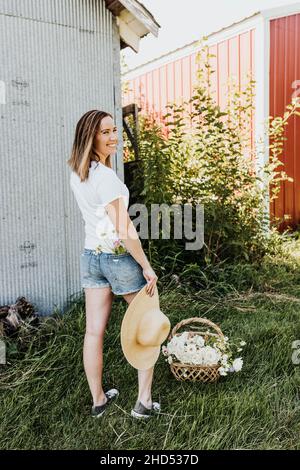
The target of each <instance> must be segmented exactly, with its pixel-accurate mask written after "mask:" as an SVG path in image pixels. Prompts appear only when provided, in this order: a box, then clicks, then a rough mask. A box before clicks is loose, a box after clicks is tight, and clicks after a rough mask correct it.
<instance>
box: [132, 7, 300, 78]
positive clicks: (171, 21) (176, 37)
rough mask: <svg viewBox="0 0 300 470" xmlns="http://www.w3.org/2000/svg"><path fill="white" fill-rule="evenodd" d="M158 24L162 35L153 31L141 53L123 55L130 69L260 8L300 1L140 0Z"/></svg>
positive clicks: (146, 38)
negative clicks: (156, 35) (153, 33)
mask: <svg viewBox="0 0 300 470" xmlns="http://www.w3.org/2000/svg"><path fill="white" fill-rule="evenodd" d="M140 1H141V3H143V4H144V5H145V7H146V8H147V9H148V10H149V11H150V12H151V13H152V15H153V16H154V18H155V19H156V21H157V22H158V24H159V25H160V26H161V28H160V29H159V33H158V37H157V38H156V37H155V36H153V35H152V34H151V33H149V34H148V35H147V36H145V37H144V38H143V39H141V41H140V50H139V52H138V53H136V52H134V51H133V50H132V49H131V48H129V47H127V48H126V49H124V50H123V56H124V60H125V64H126V65H127V69H128V70H130V69H132V68H134V67H137V66H138V65H141V64H144V63H145V62H148V61H149V60H152V59H155V58H156V57H160V56H161V55H163V54H166V53H167V52H169V51H173V50H174V49H177V48H178V47H182V46H184V45H185V44H189V43H191V42H193V41H196V40H199V39H200V38H201V37H202V36H205V35H207V34H209V33H212V32H214V31H218V30H219V29H221V28H223V27H225V26H228V25H230V24H231V23H234V22H236V21H239V20H240V19H243V18H245V17H246V16H250V15H252V14H253V13H256V12H257V11H260V10H265V9H268V8H273V7H278V6H280V5H291V4H293V3H299V0H298V1H294V0H206V1H203V0H140Z"/></svg>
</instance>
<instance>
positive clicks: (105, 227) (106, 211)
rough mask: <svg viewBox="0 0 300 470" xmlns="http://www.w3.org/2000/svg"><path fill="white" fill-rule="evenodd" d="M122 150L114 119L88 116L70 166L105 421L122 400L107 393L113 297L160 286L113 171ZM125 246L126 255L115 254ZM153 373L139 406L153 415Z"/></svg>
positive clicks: (88, 354) (97, 411)
mask: <svg viewBox="0 0 300 470" xmlns="http://www.w3.org/2000/svg"><path fill="white" fill-rule="evenodd" d="M117 144H118V138H117V128H116V126H115V123H114V121H113V118H112V116H111V114H109V113H106V112H104V111H97V110H93V111H89V112H87V113H86V114H84V115H83V116H82V117H81V119H80V120H79V122H78V124H77V126H76V131H75V138H74V144H73V148H72V155H71V158H70V159H69V161H68V164H69V165H70V167H71V168H72V170H73V171H72V173H71V176H70V185H71V188H72V191H73V193H74V195H75V198H76V201H77V203H78V206H79V209H80V211H81V213H82V217H83V219H84V221H85V235H86V237H85V246H84V250H83V252H82V253H81V256H80V277H81V286H82V288H84V290H85V303H86V334H85V339H84V348H83V360H84V368H85V372H86V376H87V380H88V383H89V387H90V390H91V394H92V397H93V406H92V413H91V414H92V416H93V417H99V416H102V414H103V413H104V411H105V409H106V407H107V405H108V404H109V403H110V401H111V400H112V399H113V398H115V397H116V396H117V395H118V391H117V390H116V389H115V388H113V389H110V390H107V391H106V392H104V390H103V388H102V368H103V341H104V333H105V329H106V325H107V322H108V320H109V316H110V313H111V307H112V301H113V296H114V295H122V296H123V297H124V299H125V300H126V302H127V303H128V304H130V303H131V301H132V300H133V298H134V297H135V296H136V295H137V293H138V292H139V291H140V290H141V289H142V288H143V287H144V286H145V285H146V292H147V293H148V294H149V295H151V296H153V294H154V292H155V288H156V282H157V276H156V274H155V272H154V271H153V269H152V267H151V265H150V263H149V261H148V259H147V257H146V255H145V253H144V250H143V248H142V245H141V242H140V239H139V236H138V234H137V232H136V229H135V227H134V225H133V223H132V221H131V219H130V217H129V214H128V211H127V209H128V205H129V190H128V188H127V186H126V185H125V184H124V183H123V182H122V181H121V180H120V179H119V177H118V176H117V174H116V173H115V171H114V170H113V169H112V166H111V155H113V154H114V153H115V151H116V148H117ZM121 241H122V242H123V243H124V245H125V249H126V250H127V251H126V252H125V253H119V252H118V253H116V251H115V249H116V246H118V250H119V248H120V242H121ZM99 246H100V250H99ZM153 369H154V367H151V368H149V369H147V370H139V371H138V379H139V394H138V399H137V403H141V406H145V408H147V409H148V411H149V410H151V409H152V398H151V385H152V377H153ZM148 414H149V413H148V412H147V413H146V414H145V416H146V415H147V416H148Z"/></svg>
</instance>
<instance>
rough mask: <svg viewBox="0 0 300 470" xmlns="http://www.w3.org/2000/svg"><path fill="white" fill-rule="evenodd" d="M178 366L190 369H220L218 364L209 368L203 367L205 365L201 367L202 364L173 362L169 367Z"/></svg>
mask: <svg viewBox="0 0 300 470" xmlns="http://www.w3.org/2000/svg"><path fill="white" fill-rule="evenodd" d="M174 365H175V366H178V367H185V368H187V367H190V368H193V369H219V367H221V366H220V365H219V364H212V365H211V366H205V365H202V364H185V363H184V362H175V361H173V362H172V363H171V364H170V366H171V367H172V366H174Z"/></svg>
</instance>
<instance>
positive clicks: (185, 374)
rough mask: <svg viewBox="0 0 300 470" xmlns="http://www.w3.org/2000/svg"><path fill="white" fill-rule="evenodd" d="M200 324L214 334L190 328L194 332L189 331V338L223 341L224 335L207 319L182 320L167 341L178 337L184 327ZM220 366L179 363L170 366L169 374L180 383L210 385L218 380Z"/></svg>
mask: <svg viewBox="0 0 300 470" xmlns="http://www.w3.org/2000/svg"><path fill="white" fill-rule="evenodd" d="M192 323H194V324H197V325H199V324H201V325H206V326H208V327H210V328H212V329H214V330H215V331H216V333H211V332H209V331H205V332H204V331H200V328H199V327H198V328H197V327H192V328H193V330H194V331H189V337H191V336H194V335H197V334H198V335H199V334H200V335H201V336H202V337H203V338H204V340H205V341H206V340H207V338H208V336H219V337H220V338H221V339H224V335H223V333H222V331H221V330H220V328H219V327H218V326H217V325H216V324H215V323H213V322H212V321H210V320H207V318H199V317H195V318H188V319H187V320H182V321H181V322H180V323H177V325H176V326H175V327H174V328H173V330H172V332H171V333H170V336H169V338H168V341H171V339H172V338H173V337H174V336H180V335H181V334H182V333H177V331H178V330H179V329H180V328H181V327H182V326H185V325H189V324H192ZM219 367H220V366H219V365H218V364H216V365H212V366H201V365H194V364H193V365H191V364H183V363H181V362H173V363H172V364H170V368H171V372H172V373H173V375H174V376H175V378H176V379H177V380H180V381H189V382H204V383H212V382H216V381H217V380H218V379H219V378H220V374H219V372H218V368H219Z"/></svg>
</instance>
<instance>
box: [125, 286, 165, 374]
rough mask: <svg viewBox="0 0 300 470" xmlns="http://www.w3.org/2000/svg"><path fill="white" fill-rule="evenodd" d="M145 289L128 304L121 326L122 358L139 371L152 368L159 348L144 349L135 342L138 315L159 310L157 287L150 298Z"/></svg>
mask: <svg viewBox="0 0 300 470" xmlns="http://www.w3.org/2000/svg"><path fill="white" fill-rule="evenodd" d="M146 288H147V285H145V286H144V287H143V288H142V289H141V290H140V291H139V292H138V294H137V295H136V296H135V297H134V299H133V300H132V301H131V303H130V304H129V306H128V308H127V310H126V312H125V315H124V318H123V321H122V326H121V346H122V350H123V353H124V356H125V357H126V359H127V361H128V362H129V364H131V365H132V367H134V368H135V369H139V370H146V369H150V368H151V367H153V366H154V364H155V363H156V361H157V359H158V357H159V354H160V346H148V347H145V346H141V345H140V344H139V343H138V342H137V341H136V337H137V335H136V333H137V328H138V317H139V315H143V312H146V311H147V310H149V309H151V310H153V309H159V297H158V290H157V286H155V292H154V295H153V296H152V297H151V296H149V295H148V294H147V292H146Z"/></svg>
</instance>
